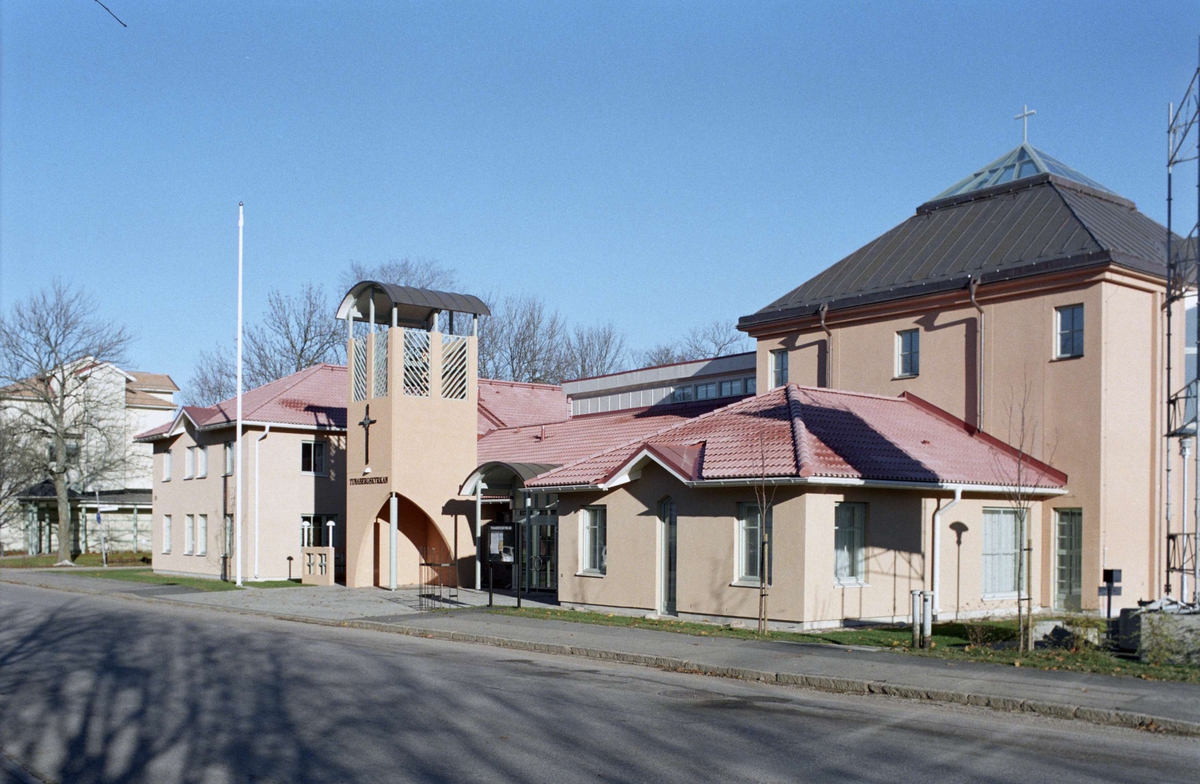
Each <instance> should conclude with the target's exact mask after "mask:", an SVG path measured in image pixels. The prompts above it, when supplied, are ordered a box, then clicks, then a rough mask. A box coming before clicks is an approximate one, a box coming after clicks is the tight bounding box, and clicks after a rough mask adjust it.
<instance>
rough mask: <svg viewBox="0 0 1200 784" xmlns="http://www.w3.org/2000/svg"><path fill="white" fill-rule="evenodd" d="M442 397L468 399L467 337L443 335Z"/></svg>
mask: <svg viewBox="0 0 1200 784" xmlns="http://www.w3.org/2000/svg"><path fill="white" fill-rule="evenodd" d="M442 397H444V398H446V399H447V400H466V399H467V339H466V338H465V337H461V336H458V335H445V336H443V337H442Z"/></svg>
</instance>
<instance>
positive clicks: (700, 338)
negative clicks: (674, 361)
mask: <svg viewBox="0 0 1200 784" xmlns="http://www.w3.org/2000/svg"><path fill="white" fill-rule="evenodd" d="M748 346H749V342H748V339H747V338H746V336H745V334H743V333H741V332H738V328H737V322H736V321H733V320H721V319H718V320H716V321H711V322H709V323H708V324H705V325H704V326H701V327H693V328H692V329H691V330H690V331H689V332H688V335H687V338H685V339H684V341H683V353H684V354H686V355H687V358H688V359H705V358H707V357H724V356H727V355H729V354H737V353H738V352H740V351H746V350H747V349H748Z"/></svg>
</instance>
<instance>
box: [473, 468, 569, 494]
mask: <svg viewBox="0 0 1200 784" xmlns="http://www.w3.org/2000/svg"><path fill="white" fill-rule="evenodd" d="M558 467H559V466H558V465H557V464H554V463H507V462H504V461H501V460H492V461H490V462H487V463H484V464H483V465H481V466H479V467H478V468H476V469H475V470H474V471H472V472H471V475H470V476H468V477H467V481H465V482H463V486H462V490H461V491H460V492H461V494H462V495H475V493H476V492H477V491H478V490H479V484H480V483H481V482H482V483H483V486H484V487H485V488H487V489H498V488H503V489H505V490H511V489H513V488H516V487H524V486H525V482H526V481H528V480H530V479H532V478H533V477H535V476H538V475H539V474H544V473H546V472H547V471H553V470H554V469H556V468H558ZM505 495H508V493H505Z"/></svg>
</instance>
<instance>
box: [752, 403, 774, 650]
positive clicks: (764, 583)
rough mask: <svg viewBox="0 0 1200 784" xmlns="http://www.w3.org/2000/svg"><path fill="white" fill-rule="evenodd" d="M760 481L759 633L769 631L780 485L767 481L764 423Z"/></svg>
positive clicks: (757, 490)
mask: <svg viewBox="0 0 1200 784" xmlns="http://www.w3.org/2000/svg"><path fill="white" fill-rule="evenodd" d="M758 464H759V475H758V477H757V479H758V481H756V482H755V483H754V500H755V502H756V503H757V504H758V514H759V521H758V522H759V525H758V528H759V533H760V535H761V537H762V538H761V541H760V546H759V565H758V633H759V634H766V633H767V632H768V631H769V621H770V613H769V611H768V608H767V600H768V599H769V598H770V596H769V594H770V579H769V578H770V566H771V528H770V526H768V524H767V521H768V520H770V519H771V507H772V506H773V505H774V504H775V491H776V489H778V485H776V484H774V483H770V484H768V483H767V434H766V430H765V428H764V427H763V425H762V424H761V423H760V424H759V427H758Z"/></svg>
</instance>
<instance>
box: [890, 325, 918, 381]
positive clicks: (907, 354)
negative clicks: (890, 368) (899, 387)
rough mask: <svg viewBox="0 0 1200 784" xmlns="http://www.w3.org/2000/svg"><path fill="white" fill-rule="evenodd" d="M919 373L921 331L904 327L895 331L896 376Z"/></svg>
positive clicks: (901, 376) (902, 376)
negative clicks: (902, 329)
mask: <svg viewBox="0 0 1200 784" xmlns="http://www.w3.org/2000/svg"><path fill="white" fill-rule="evenodd" d="M920 373H921V332H920V330H916V329H906V330H904V331H902V332H897V333H896V376H897V377H899V378H904V377H906V376H916V375H919V374H920Z"/></svg>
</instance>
